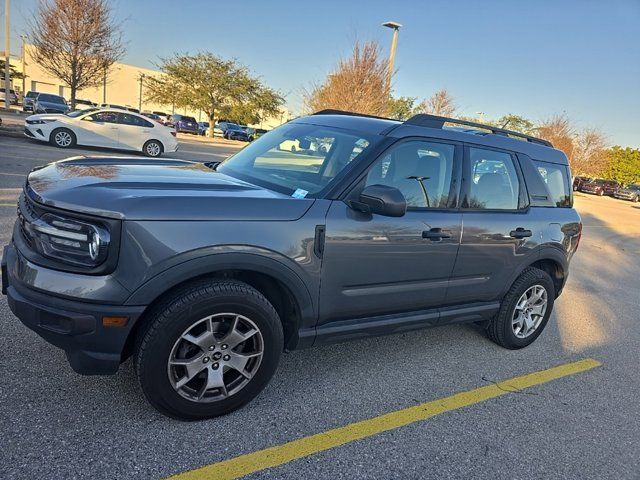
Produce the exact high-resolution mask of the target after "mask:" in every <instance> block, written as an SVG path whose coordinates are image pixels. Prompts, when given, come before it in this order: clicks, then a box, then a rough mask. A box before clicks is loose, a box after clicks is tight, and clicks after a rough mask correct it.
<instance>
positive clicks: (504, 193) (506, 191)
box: [469, 147, 520, 210]
mask: <svg viewBox="0 0 640 480" xmlns="http://www.w3.org/2000/svg"><path fill="white" fill-rule="evenodd" d="M469 157H470V165H471V176H470V179H471V182H470V183H471V189H470V190H471V191H470V192H469V193H470V197H469V208H476V209H496V210H516V209H517V208H518V198H519V196H520V183H519V181H518V175H517V173H516V168H515V165H514V163H513V158H512V157H511V155H509V154H508V153H504V152H497V151H494V150H485V149H482V148H475V147H471V148H470V149H469Z"/></svg>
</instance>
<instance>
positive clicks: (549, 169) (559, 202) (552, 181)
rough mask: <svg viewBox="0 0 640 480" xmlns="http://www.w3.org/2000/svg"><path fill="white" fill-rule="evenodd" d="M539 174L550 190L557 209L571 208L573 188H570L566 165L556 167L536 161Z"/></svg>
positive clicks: (553, 164) (534, 162)
mask: <svg viewBox="0 0 640 480" xmlns="http://www.w3.org/2000/svg"><path fill="white" fill-rule="evenodd" d="M533 164H534V165H535V166H536V169H537V170H538V173H539V174H540V176H541V177H542V180H543V181H544V183H545V185H546V186H547V190H549V198H550V199H551V201H553V202H554V203H555V204H556V206H557V207H570V206H571V188H570V187H569V172H568V171H567V167H566V166H564V165H556V164H555V163H548V162H541V161H539V160H534V161H533Z"/></svg>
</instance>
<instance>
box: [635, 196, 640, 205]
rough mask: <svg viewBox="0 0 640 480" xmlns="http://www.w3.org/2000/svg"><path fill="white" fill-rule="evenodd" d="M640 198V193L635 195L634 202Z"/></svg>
mask: <svg viewBox="0 0 640 480" xmlns="http://www.w3.org/2000/svg"><path fill="white" fill-rule="evenodd" d="M638 200H640V195H636V196H635V197H633V203H638Z"/></svg>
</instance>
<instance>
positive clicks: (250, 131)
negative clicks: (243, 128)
mask: <svg viewBox="0 0 640 480" xmlns="http://www.w3.org/2000/svg"><path fill="white" fill-rule="evenodd" d="M267 131H268V130H265V129H264V128H253V127H249V128H247V135H249V140H250V141H251V142H253V141H254V140H255V139H257V138H260V137H261V136H262V135H264V134H265V133H267Z"/></svg>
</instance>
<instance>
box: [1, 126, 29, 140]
mask: <svg viewBox="0 0 640 480" xmlns="http://www.w3.org/2000/svg"><path fill="white" fill-rule="evenodd" d="M0 136H3V137H15V138H19V137H24V136H25V135H24V133H23V131H22V130H14V129H13V128H4V127H0Z"/></svg>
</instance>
